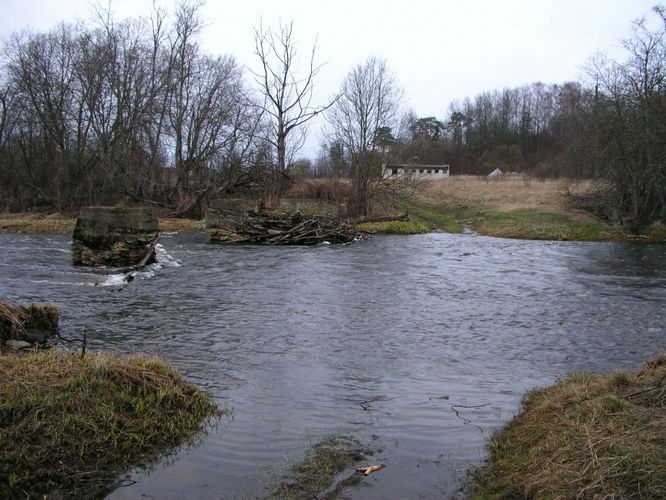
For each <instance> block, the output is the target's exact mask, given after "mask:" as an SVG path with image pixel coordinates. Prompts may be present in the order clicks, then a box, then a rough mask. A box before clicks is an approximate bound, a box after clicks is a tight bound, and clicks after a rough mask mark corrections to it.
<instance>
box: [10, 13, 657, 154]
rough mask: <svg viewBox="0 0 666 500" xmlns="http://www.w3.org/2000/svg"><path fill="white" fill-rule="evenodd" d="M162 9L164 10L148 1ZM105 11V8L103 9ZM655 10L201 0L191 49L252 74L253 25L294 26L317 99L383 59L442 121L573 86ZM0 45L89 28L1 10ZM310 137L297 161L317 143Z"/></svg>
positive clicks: (413, 98)
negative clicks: (504, 95) (466, 107)
mask: <svg viewBox="0 0 666 500" xmlns="http://www.w3.org/2000/svg"><path fill="white" fill-rule="evenodd" d="M156 1H157V3H158V5H161V6H163V7H165V8H167V9H169V8H170V6H171V4H172V3H173V2H172V1H171V0H156ZM102 3H103V4H104V5H106V1H103V2H102ZM655 3H657V0H466V1H462V0H457V1H454V0H439V1H437V0H412V1H410V2H408V1H406V0H400V1H397V0H383V1H381V0H337V1H335V2H332V1H329V2H321V1H316V0H280V1H275V0H237V1H219V0H218V1H214V0H208V2H207V3H206V5H205V7H204V8H203V10H202V17H203V18H204V20H205V21H206V23H207V26H206V28H205V30H204V31H203V33H202V35H201V38H200V44H201V46H202V48H203V49H204V50H205V51H206V52H208V53H211V54H233V55H234V56H235V57H236V58H237V59H238V61H239V62H240V63H242V64H244V65H247V66H249V67H256V63H257V60H256V56H254V55H253V49H254V42H253V31H252V29H253V26H256V25H258V24H259V21H260V20H261V19H263V24H264V26H275V25H276V24H277V23H278V21H279V20H280V19H281V20H282V21H291V20H293V21H294V31H295V35H296V38H297V40H298V42H299V50H300V53H301V54H302V55H303V56H304V57H307V55H308V52H309V51H310V49H311V47H312V44H313V43H314V41H315V38H317V39H318V42H317V45H318V49H317V60H318V61H320V62H325V63H326V65H325V66H324V67H323V68H322V71H321V73H320V75H319V79H318V81H317V82H315V85H316V89H315V91H316V93H315V100H317V101H319V102H320V103H323V102H324V101H325V100H326V99H327V97H329V96H331V95H333V94H335V92H336V91H337V89H338V88H339V87H340V84H341V82H342V80H343V78H344V77H345V75H346V74H347V72H348V71H349V70H350V69H351V68H352V67H353V66H354V65H355V64H357V63H360V62H362V61H364V60H365V59H366V58H367V57H368V56H370V55H378V56H381V57H384V58H385V59H386V60H387V62H388V65H389V67H390V68H391V70H392V72H393V73H394V74H395V76H396V77H397V79H398V81H399V82H400V84H401V85H402V87H403V88H404V89H405V94H406V98H407V99H406V102H405V105H406V107H408V108H412V109H414V111H415V112H416V114H417V115H418V116H429V115H434V116H437V117H438V118H443V117H444V116H445V115H446V112H447V109H448V106H449V104H450V102H451V101H453V100H456V99H462V98H464V97H466V96H470V97H472V96H474V95H476V94H477V93H479V92H481V91H483V90H493V89H502V88H504V87H514V86H519V85H522V84H528V83H532V82H536V81H542V82H544V83H561V82H564V81H568V80H573V79H578V78H579V77H580V76H581V70H582V66H583V65H584V64H585V62H586V61H587V60H588V59H589V58H590V57H591V56H592V55H593V54H594V53H596V52H598V51H604V52H608V53H609V54H611V55H614V56H619V55H620V54H621V50H620V46H621V40H622V39H623V38H626V37H628V36H629V34H630V27H631V21H632V20H634V19H637V18H639V17H641V16H643V15H645V14H648V13H649V12H650V9H651V8H652V6H653V5H654V4H655ZM152 4H153V0H113V1H112V3H111V6H112V10H113V11H114V12H115V13H116V16H117V17H118V18H123V17H128V16H132V17H134V16H142V15H148V14H149V13H150V11H151V9H152ZM0 8H1V10H0V11H1V12H2V17H0V37H1V38H2V39H3V40H4V39H6V37H7V36H8V35H9V34H11V33H12V32H14V31H19V30H22V29H30V30H33V31H44V30H48V29H50V28H51V27H53V26H54V25H55V24H57V23H59V22H61V21H73V20H76V19H77V18H78V19H83V20H85V19H88V18H90V17H91V13H92V8H91V2H90V1H89V0H57V1H56V0H0ZM319 126H320V124H315V125H314V126H313V127H311V132H310V135H311V138H310V140H309V141H308V145H307V150H308V151H307V153H310V154H312V153H313V152H314V150H315V149H316V146H317V144H318V136H319V133H318V128H319Z"/></svg>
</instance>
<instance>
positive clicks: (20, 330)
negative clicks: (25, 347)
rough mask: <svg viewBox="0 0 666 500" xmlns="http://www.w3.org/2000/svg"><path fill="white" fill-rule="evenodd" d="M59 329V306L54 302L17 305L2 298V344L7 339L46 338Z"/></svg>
mask: <svg viewBox="0 0 666 500" xmlns="http://www.w3.org/2000/svg"><path fill="white" fill-rule="evenodd" d="M57 331H58V308H57V307H56V306H54V305H53V304H46V305H42V306H39V305H35V304H31V305H28V306H17V305H14V304H11V303H10V302H7V301H5V300H0V344H2V343H4V342H6V341H7V340H10V339H14V340H33V338H31V337H33V336H34V337H36V338H37V339H40V340H44V339H45V338H46V337H47V336H49V335H53V334H56V333H57Z"/></svg>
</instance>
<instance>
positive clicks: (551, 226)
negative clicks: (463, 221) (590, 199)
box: [470, 209, 623, 241]
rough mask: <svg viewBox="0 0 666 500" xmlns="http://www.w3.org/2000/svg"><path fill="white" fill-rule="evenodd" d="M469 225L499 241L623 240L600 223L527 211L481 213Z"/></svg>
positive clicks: (614, 230) (613, 230) (616, 230)
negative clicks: (501, 238) (512, 239)
mask: <svg viewBox="0 0 666 500" xmlns="http://www.w3.org/2000/svg"><path fill="white" fill-rule="evenodd" d="M470 223H471V225H472V227H473V228H474V230H476V231H478V232H479V233H481V234H484V235H487V236H497V237H503V238H520V239H530V240H564V241H566V240H572V241H617V240H621V239H622V238H623V235H622V233H621V232H620V231H619V230H618V229H616V228H614V227H611V226H609V225H607V224H605V223H603V222H600V221H593V220H589V221H588V220H578V219H574V218H570V217H567V216H563V215H560V214H554V213H549V212H541V211H538V210H530V209H519V210H511V211H508V212H494V211H489V210H481V211H478V212H476V213H475V214H474V215H473V216H472V217H471V218H470Z"/></svg>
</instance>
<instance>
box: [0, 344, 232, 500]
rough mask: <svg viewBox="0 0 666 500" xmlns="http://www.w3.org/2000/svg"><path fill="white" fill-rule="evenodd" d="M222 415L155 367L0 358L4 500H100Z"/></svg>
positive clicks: (67, 356)
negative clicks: (120, 479)
mask: <svg viewBox="0 0 666 500" xmlns="http://www.w3.org/2000/svg"><path fill="white" fill-rule="evenodd" d="M218 414H219V410H218V408H217V406H216V405H215V404H214V403H213V402H212V401H211V399H210V398H209V397H208V396H207V395H206V394H204V393H202V392H201V391H200V390H199V389H197V388H196V387H195V386H193V385H191V384H188V383H185V382H184V381H183V379H182V378H181V376H180V375H179V374H178V373H177V372H176V371H175V370H174V369H173V368H171V367H170V366H169V365H168V364H166V363H165V362H163V361H161V360H159V359H157V358H154V357H143V356H130V357H117V356H111V355H107V354H96V355H86V356H85V357H82V356H81V355H80V354H78V353H65V352H60V351H58V350H55V349H51V350H48V351H36V352H30V353H28V354H25V355H4V356H0V422H1V425H0V497H2V498H28V497H30V498H33V497H42V496H50V495H55V496H65V497H70V496H71V497H100V496H103V495H104V494H105V492H108V490H109V489H110V488H112V486H113V483H114V481H115V480H116V478H117V476H118V475H119V474H120V473H121V472H122V471H124V470H127V469H128V468H131V467H135V466H139V465H147V464H149V463H151V462H152V461H154V460H155V459H156V458H157V457H158V456H159V454H160V453H161V452H164V451H166V450H170V449H172V448H173V447H174V446H178V445H180V444H181V443H183V442H185V441H187V440H188V439H192V438H193V437H194V436H195V435H196V434H197V433H198V432H199V431H201V430H202V429H203V428H204V426H205V424H206V423H207V422H208V421H209V419H210V418H212V417H213V416H216V415H218Z"/></svg>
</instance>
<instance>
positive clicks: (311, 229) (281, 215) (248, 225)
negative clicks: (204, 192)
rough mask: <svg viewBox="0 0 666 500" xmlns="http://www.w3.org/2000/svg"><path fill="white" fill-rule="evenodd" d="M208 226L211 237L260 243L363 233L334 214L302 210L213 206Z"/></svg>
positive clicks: (339, 239)
mask: <svg viewBox="0 0 666 500" xmlns="http://www.w3.org/2000/svg"><path fill="white" fill-rule="evenodd" d="M206 227H207V229H208V236H209V238H210V241H212V242H219V243H253V244H260V245H316V244H318V243H323V242H328V243H349V242H351V241H354V240H355V239H357V238H358V237H359V236H360V234H359V233H358V232H357V231H356V229H354V226H352V225H351V224H348V223H346V222H344V221H341V220H339V219H336V218H333V217H320V216H305V215H303V214H301V212H296V213H294V214H287V213H285V212H279V211H259V212H256V211H254V210H250V211H247V212H244V213H240V214H239V213H238V212H234V211H230V210H221V209H209V210H208V216H207V218H206Z"/></svg>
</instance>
